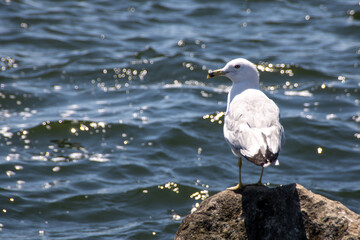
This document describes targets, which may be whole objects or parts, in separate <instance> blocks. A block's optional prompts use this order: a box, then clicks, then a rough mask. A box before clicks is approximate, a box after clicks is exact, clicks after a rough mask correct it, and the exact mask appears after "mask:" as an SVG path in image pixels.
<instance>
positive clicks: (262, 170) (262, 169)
mask: <svg viewBox="0 0 360 240" xmlns="http://www.w3.org/2000/svg"><path fill="white" fill-rule="evenodd" d="M263 173H264V167H262V168H261V174H260V179H259V181H258V182H257V183H256V185H263V184H262V182H261V179H262V176H263Z"/></svg>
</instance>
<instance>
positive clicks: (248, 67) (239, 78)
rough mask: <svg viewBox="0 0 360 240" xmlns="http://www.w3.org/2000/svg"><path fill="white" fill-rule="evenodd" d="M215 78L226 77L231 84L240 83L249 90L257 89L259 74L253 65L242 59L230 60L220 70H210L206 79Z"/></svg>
mask: <svg viewBox="0 0 360 240" xmlns="http://www.w3.org/2000/svg"><path fill="white" fill-rule="evenodd" d="M216 76H225V77H228V78H229V79H230V80H231V81H232V82H233V84H237V83H242V84H244V85H248V86H249V88H259V72H258V70H257V69H256V66H255V64H253V63H252V62H250V61H248V60H246V59H244V58H236V59H234V60H231V61H230V62H228V63H227V64H226V65H225V67H223V68H221V69H218V70H215V71H211V70H210V71H209V74H208V75H207V78H211V77H216Z"/></svg>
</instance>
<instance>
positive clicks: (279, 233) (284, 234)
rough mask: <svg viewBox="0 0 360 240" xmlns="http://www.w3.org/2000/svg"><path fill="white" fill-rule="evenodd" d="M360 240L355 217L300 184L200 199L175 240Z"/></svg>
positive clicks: (358, 220)
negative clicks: (201, 200) (196, 207)
mask: <svg viewBox="0 0 360 240" xmlns="http://www.w3.org/2000/svg"><path fill="white" fill-rule="evenodd" d="M200 239H207V240H211V239H213V240H214V239H261V240H263V239H292V240H293V239H319V240H320V239H360V215H358V214H356V213H354V212H352V211H351V210H349V209H348V208H346V207H345V206H344V205H343V204H341V203H340V202H336V201H332V200H329V199H327V198H325V197H323V196H321V195H318V194H314V193H312V192H311V191H309V190H307V189H306V188H304V187H303V186H301V185H299V184H290V185H286V186H281V187H277V188H267V187H261V186H247V187H245V188H244V189H243V190H241V191H240V192H236V193H235V192H233V191H230V190H226V191H222V192H220V193H217V194H215V195H214V196H212V197H210V198H207V199H205V200H204V201H203V202H202V203H201V204H200V206H199V207H198V209H197V210H196V211H195V212H194V213H192V214H190V215H188V216H187V217H185V218H184V219H183V221H182V223H181V225H180V227H179V229H178V231H177V233H176V236H175V240H200Z"/></svg>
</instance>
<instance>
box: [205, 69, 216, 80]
mask: <svg viewBox="0 0 360 240" xmlns="http://www.w3.org/2000/svg"><path fill="white" fill-rule="evenodd" d="M212 77H215V74H214V72H213V71H211V70H210V71H209V72H208V75H207V78H212Z"/></svg>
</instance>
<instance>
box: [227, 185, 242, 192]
mask: <svg viewBox="0 0 360 240" xmlns="http://www.w3.org/2000/svg"><path fill="white" fill-rule="evenodd" d="M245 186H246V185H244V184H238V185H236V186H233V187H229V188H226V189H227V190H230V191H237V190H240V189H243V188H244V187H245Z"/></svg>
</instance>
